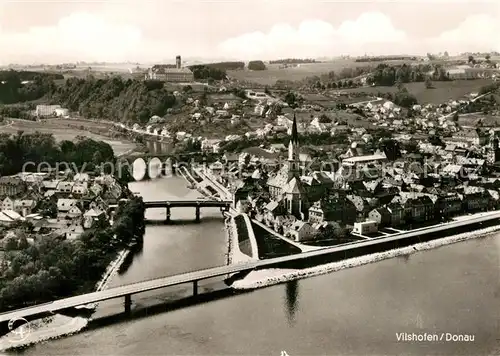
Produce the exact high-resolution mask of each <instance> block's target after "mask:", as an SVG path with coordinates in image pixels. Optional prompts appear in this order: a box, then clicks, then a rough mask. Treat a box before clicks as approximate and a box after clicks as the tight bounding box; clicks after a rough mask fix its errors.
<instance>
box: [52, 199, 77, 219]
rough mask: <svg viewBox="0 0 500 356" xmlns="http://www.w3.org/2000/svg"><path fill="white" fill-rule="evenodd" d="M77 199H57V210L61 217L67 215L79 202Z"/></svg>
mask: <svg viewBox="0 0 500 356" xmlns="http://www.w3.org/2000/svg"><path fill="white" fill-rule="evenodd" d="M77 202H78V201H77V200H76V199H63V198H60V199H57V211H58V215H59V216H61V217H66V216H67V214H68V213H69V211H70V209H71V208H72V207H73V206H75V205H76V204H77Z"/></svg>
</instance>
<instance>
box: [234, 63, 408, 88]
mask: <svg viewBox="0 0 500 356" xmlns="http://www.w3.org/2000/svg"><path fill="white" fill-rule="evenodd" d="M380 63H390V64H393V65H396V64H402V63H409V61H384V62H356V61H355V60H354V59H338V60H335V61H329V62H318V63H303V64H300V65H299V66H298V67H288V68H281V69H280V64H268V65H267V69H266V70H258V71H251V70H247V69H245V70H229V71H227V73H228V75H229V76H230V77H232V78H235V79H238V80H243V81H248V82H253V83H256V84H260V85H273V84H275V83H276V81H277V80H292V81H300V80H302V79H304V78H306V77H312V76H315V75H318V76H319V75H321V74H327V73H328V72H331V71H335V72H340V71H341V70H342V69H344V68H356V67H366V66H373V67H376V66H377V65H378V64H380Z"/></svg>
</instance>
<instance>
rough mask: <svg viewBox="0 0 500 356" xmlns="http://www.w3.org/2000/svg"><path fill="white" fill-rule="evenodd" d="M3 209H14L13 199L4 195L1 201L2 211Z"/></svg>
mask: <svg viewBox="0 0 500 356" xmlns="http://www.w3.org/2000/svg"><path fill="white" fill-rule="evenodd" d="M3 210H14V200H13V199H11V198H10V197H6V198H5V199H4V200H3V201H2V211H3Z"/></svg>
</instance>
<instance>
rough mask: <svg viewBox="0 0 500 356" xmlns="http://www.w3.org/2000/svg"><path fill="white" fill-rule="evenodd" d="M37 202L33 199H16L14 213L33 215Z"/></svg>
mask: <svg viewBox="0 0 500 356" xmlns="http://www.w3.org/2000/svg"><path fill="white" fill-rule="evenodd" d="M35 206H36V202H35V201H34V200H33V199H16V200H14V211H15V212H17V213H19V214H21V215H22V216H26V215H29V214H31V212H32V210H33V209H34V208H35Z"/></svg>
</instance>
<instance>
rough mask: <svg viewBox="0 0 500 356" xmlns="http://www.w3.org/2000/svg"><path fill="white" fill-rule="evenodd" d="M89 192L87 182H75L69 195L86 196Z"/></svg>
mask: <svg viewBox="0 0 500 356" xmlns="http://www.w3.org/2000/svg"><path fill="white" fill-rule="evenodd" d="M88 192H89V190H88V184H87V182H77V183H75V184H74V185H73V189H72V190H71V193H72V194H73V195H86V194H87V193H88Z"/></svg>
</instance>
